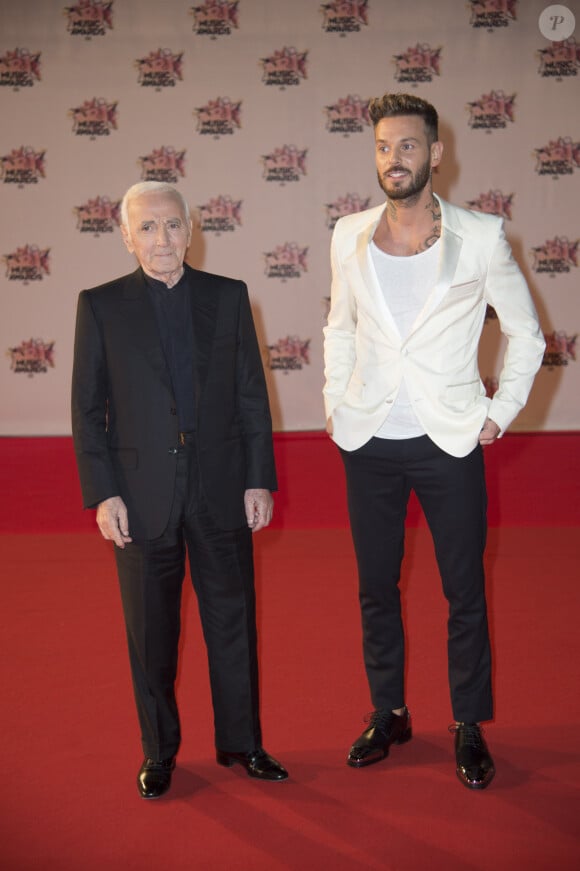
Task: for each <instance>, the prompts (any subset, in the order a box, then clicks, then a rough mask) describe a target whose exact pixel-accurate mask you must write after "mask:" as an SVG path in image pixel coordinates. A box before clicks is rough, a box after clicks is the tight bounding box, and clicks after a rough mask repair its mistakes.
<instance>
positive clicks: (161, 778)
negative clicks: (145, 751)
mask: <svg viewBox="0 0 580 871" xmlns="http://www.w3.org/2000/svg"><path fill="white" fill-rule="evenodd" d="M174 768H175V756H171V758H170V759H160V760H159V761H158V762H156V761H155V760H154V759H144V760H143V765H142V766H141V768H140V769H139V774H138V775H137V789H138V790H139V795H140V796H141V798H159V797H160V796H162V795H163V794H164V793H165V792H167V790H168V789H169V787H170V786H171V775H172V774H173V769H174Z"/></svg>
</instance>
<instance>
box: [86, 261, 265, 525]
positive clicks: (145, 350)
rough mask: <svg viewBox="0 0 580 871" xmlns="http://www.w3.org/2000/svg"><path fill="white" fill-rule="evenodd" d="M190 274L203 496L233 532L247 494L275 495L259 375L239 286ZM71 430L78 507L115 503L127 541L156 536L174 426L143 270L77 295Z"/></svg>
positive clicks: (162, 519) (166, 501)
mask: <svg viewBox="0 0 580 871" xmlns="http://www.w3.org/2000/svg"><path fill="white" fill-rule="evenodd" d="M185 269H186V270H187V273H188V278H189V284H190V287H191V288H192V290H191V311H192V317H193V334H194V345H195V347H194V384H195V395H194V397H193V401H194V406H195V419H196V422H197V426H196V431H197V438H196V442H197V450H198V453H199V467H200V474H201V483H202V490H203V493H204V495H205V499H206V502H207V506H208V509H209V511H210V513H211V515H212V516H213V518H214V520H215V521H216V523H217V524H218V525H219V526H221V527H222V528H223V529H235V528H236V527H239V526H243V525H245V523H246V518H245V512H244V504H243V495H244V491H245V490H246V489H248V488H265V489H269V490H275V489H276V486H277V485H276V472H275V466H274V454H273V447H272V423H271V417H270V408H269V404H268V395H267V391H266V383H265V378H264V371H263V367H262V361H261V357H260V352H259V347H258V343H257V339H256V333H255V329H254V323H253V320H252V314H251V309H250V303H249V299H248V292H247V288H246V285H245V284H244V283H243V282H241V281H235V280H233V279H229V278H223V277H221V276H218V275H212V274H210V273H207V272H200V271H198V270H195V269H192V268H191V267H189V266H187V265H186V267H185ZM72 429H73V439H74V444H75V451H76V455H77V463H78V468H79V475H80V481H81V489H82V494H83V503H84V506H85V507H94V506H95V505H97V504H98V503H99V502H102V501H103V500H104V499H107V498H109V497H111V496H121V497H122V499H123V500H124V502H125V504H126V505H127V509H128V514H129V532H130V535H132V536H133V537H134V538H156V537H157V536H158V535H161V533H162V532H163V530H164V529H165V526H166V524H167V520H168V518H169V512H170V510H171V502H172V496H173V488H174V481H175V468H176V453H175V450H176V447H177V443H178V424H177V414H176V408H175V400H174V397H173V393H172V387H171V381H170V377H169V371H168V368H167V365H166V361H165V356H164V353H163V349H162V345H161V340H160V336H159V331H158V327H157V322H156V319H155V312H154V310H153V305H152V303H151V300H150V297H149V293H148V290H147V286H146V283H145V279H144V277H143V273H142V272H141V270H140V269H138V270H137V271H136V272H134V273H132V274H131V275H126V276H124V277H122V278H119V279H117V280H115V281H111V282H109V283H108V284H104V285H101V286H99V287H95V288H93V289H91V290H83V291H82V292H81V293H80V295H79V301H78V309H77V323H76V334H75V348H74V367H73V379H72Z"/></svg>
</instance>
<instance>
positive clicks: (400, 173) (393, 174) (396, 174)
mask: <svg viewBox="0 0 580 871" xmlns="http://www.w3.org/2000/svg"><path fill="white" fill-rule="evenodd" d="M406 175H409V172H408V170H406V169H390V170H389V171H388V172H386V173H385V177H386V178H392V179H394V180H395V181H398V180H399V179H402V178H404V177H405V176H406Z"/></svg>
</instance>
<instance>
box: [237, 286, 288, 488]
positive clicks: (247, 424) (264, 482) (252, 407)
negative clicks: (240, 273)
mask: <svg viewBox="0 0 580 871" xmlns="http://www.w3.org/2000/svg"><path fill="white" fill-rule="evenodd" d="M240 285H241V288H242V290H241V294H240V309H239V318H238V337H237V361H236V382H237V383H236V387H237V391H236V392H237V404H238V412H239V416H240V421H241V425H242V430H243V440H244V450H245V458H246V482H245V487H246V489H254V488H260V489H265V490H276V489H277V487H278V484H277V480H276V469H275V462H274V447H273V442H272V418H271V414H270V404H269V400H268V390H267V387H266V379H265V376H264V367H263V365H262V358H261V355H260V348H259V345H258V339H257V336H256V329H255V326H254V320H253V318H252V310H251V308H250V301H249V298H248V290H247V287H246V285H245V284H244V283H243V282H240Z"/></svg>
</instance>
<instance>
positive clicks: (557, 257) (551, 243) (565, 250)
mask: <svg viewBox="0 0 580 871" xmlns="http://www.w3.org/2000/svg"><path fill="white" fill-rule="evenodd" d="M579 245H580V239H576V241H575V242H570V240H569V239H568V238H567V236H555V237H554V238H553V239H548V240H547V241H546V242H544V244H543V245H537V246H536V247H535V248H532V261H533V262H532V269H533V270H534V272H537V273H542V272H544V273H548V275H550V277H553V276H554V275H557V274H559V273H561V272H570V269H571V268H572V267H577V266H578V246H579Z"/></svg>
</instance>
